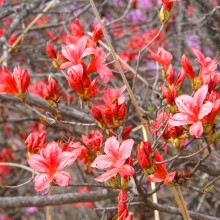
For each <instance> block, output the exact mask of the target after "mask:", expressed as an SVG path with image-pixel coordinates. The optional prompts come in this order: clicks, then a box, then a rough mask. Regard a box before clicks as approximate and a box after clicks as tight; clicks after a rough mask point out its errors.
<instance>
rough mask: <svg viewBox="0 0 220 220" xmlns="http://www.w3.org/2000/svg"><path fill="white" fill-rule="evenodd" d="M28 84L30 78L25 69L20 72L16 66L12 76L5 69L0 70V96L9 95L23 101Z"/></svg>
mask: <svg viewBox="0 0 220 220" xmlns="http://www.w3.org/2000/svg"><path fill="white" fill-rule="evenodd" d="M29 83H30V76H29V74H28V71H27V70H26V69H24V70H22V69H21V68H20V67H19V66H17V67H15V68H14V71H13V74H12V75H11V73H10V72H9V71H8V69H7V68H6V67H3V69H2V70H0V94H1V93H10V94H12V95H17V96H18V97H19V98H20V99H21V100H24V99H25V96H26V95H25V94H26V92H27V88H28V86H29Z"/></svg>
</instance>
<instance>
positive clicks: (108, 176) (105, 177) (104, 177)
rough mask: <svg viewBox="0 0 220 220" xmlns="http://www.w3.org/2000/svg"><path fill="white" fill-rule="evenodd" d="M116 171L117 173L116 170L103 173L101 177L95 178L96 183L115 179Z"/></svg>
mask: <svg viewBox="0 0 220 220" xmlns="http://www.w3.org/2000/svg"><path fill="white" fill-rule="evenodd" d="M118 171H119V169H118V168H114V169H111V170H108V171H107V172H105V173H103V174H102V175H101V176H99V177H96V178H95V180H96V181H98V182H105V181H107V180H109V179H111V178H112V177H115V176H116V175H117V174H118Z"/></svg>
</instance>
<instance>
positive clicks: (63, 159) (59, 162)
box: [28, 142, 76, 191]
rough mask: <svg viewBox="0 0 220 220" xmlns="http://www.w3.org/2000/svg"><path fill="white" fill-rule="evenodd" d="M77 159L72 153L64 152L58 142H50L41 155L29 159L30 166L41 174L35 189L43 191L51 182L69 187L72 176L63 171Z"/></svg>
mask: <svg viewBox="0 0 220 220" xmlns="http://www.w3.org/2000/svg"><path fill="white" fill-rule="evenodd" d="M75 159H76V157H75V155H74V154H73V153H71V152H66V151H65V152H62V150H61V148H60V147H59V145H58V144H57V143H56V142H50V143H48V144H47V146H46V147H45V148H44V149H42V150H41V153H40V155H38V154H33V155H31V156H30V157H29V158H28V163H29V165H30V166H31V167H32V168H33V169H34V170H36V171H38V172H39V174H38V175H37V176H36V177H35V180H34V183H35V189H36V190H37V191H41V190H43V189H46V188H48V187H49V186H50V183H51V182H54V183H55V184H57V185H59V186H67V185H69V182H70V179H71V178H72V175H71V174H70V173H68V172H66V171H62V169H63V168H64V167H65V166H68V165H72V164H73V162H74V161H75Z"/></svg>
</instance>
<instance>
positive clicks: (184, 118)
mask: <svg viewBox="0 0 220 220" xmlns="http://www.w3.org/2000/svg"><path fill="white" fill-rule="evenodd" d="M194 122H195V120H194V119H193V118H192V117H191V116H189V115H187V114H185V113H176V114H175V115H174V116H173V117H172V118H171V119H170V120H169V124H170V125H172V126H180V125H187V124H192V123H194Z"/></svg>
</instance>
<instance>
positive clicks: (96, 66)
mask: <svg viewBox="0 0 220 220" xmlns="http://www.w3.org/2000/svg"><path fill="white" fill-rule="evenodd" d="M108 55H109V54H105V52H104V51H103V49H102V48H99V47H97V49H96V54H95V55H94V57H93V59H92V61H91V62H90V64H89V66H88V69H87V72H88V73H92V72H97V73H98V74H99V75H100V77H101V79H102V81H103V82H104V83H107V82H109V79H110V78H112V77H113V74H112V71H111V70H110V69H109V67H108V66H107V65H106V64H104V62H105V61H106V58H107V57H108Z"/></svg>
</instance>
